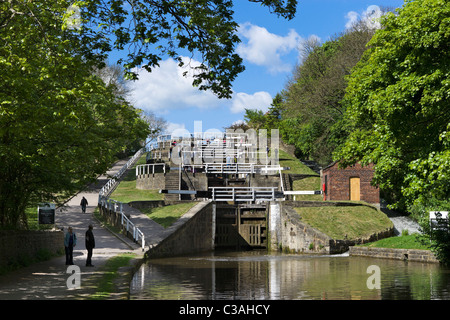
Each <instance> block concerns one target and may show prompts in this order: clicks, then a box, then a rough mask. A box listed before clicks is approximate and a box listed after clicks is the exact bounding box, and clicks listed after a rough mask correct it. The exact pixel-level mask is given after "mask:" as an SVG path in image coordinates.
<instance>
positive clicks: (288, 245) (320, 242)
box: [269, 201, 394, 254]
mask: <svg viewBox="0 0 450 320" xmlns="http://www.w3.org/2000/svg"><path fill="white" fill-rule="evenodd" d="M318 205H321V206H341V205H351V206H358V205H362V204H360V203H339V202H317V201H284V202H272V203H271V205H270V210H269V231H270V249H271V250H280V249H281V250H282V251H286V252H292V253H324V254H336V253H343V252H346V251H348V250H349V248H350V247H351V246H354V245H355V244H363V243H367V242H372V241H376V240H380V239H383V238H387V237H390V236H393V235H394V230H393V228H390V229H387V230H383V231H380V232H376V233H374V234H372V235H370V236H368V237H365V238H364V239H362V238H361V239H352V240H345V239H332V238H331V237H329V236H328V235H326V234H325V233H323V232H321V231H319V230H317V229H314V228H313V227H311V226H309V225H308V224H306V223H303V222H302V221H301V219H300V216H299V215H298V213H297V212H296V211H295V209H294V208H295V207H305V206H318Z"/></svg>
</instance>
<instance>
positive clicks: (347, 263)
mask: <svg viewBox="0 0 450 320" xmlns="http://www.w3.org/2000/svg"><path fill="white" fill-rule="evenodd" d="M130 297H131V299H133V300H144V299H151V300H169V299H170V300H178V299H183V300H184V299H189V300H222V299H226V300H231V299H239V300H241V299H243V300H244V299H245V300H269V299H271V300H296V299H305V300H321V299H329V300H341V299H342V300H353V299H363V300H378V299H382V300H408V299H414V300H430V299H431V300H434V299H436V300H437V299H450V269H448V268H444V267H442V266H440V265H439V264H435V263H418V262H408V261H399V260H390V259H374V258H366V257H354V256H351V257H350V256H348V254H342V255H323V256H318V255H288V254H281V253H280V254H278V253H268V252H267V251H248V252H214V253H210V254H206V255H197V256H187V257H177V258H165V259H154V260H150V261H148V262H146V263H145V264H143V265H142V266H141V268H140V269H139V270H138V271H137V272H136V274H135V275H134V278H133V280H132V283H131V291H130Z"/></svg>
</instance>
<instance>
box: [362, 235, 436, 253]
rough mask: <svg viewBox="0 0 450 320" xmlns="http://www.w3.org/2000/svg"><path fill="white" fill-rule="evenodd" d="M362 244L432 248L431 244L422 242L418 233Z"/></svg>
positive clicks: (366, 245)
mask: <svg viewBox="0 0 450 320" xmlns="http://www.w3.org/2000/svg"><path fill="white" fill-rule="evenodd" d="M361 246H363V247H372V248H392V249H420V250H430V247H429V245H428V244H424V243H422V241H421V240H420V236H419V235H417V234H410V235H402V236H399V237H391V238H386V239H381V240H378V241H375V242H371V243H366V244H364V245H361Z"/></svg>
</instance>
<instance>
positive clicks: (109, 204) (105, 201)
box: [98, 149, 145, 250]
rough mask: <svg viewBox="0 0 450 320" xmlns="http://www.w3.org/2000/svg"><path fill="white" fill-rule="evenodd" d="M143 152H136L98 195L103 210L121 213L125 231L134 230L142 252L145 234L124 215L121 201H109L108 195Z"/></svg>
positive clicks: (135, 239) (135, 238) (134, 236)
mask: <svg viewBox="0 0 450 320" xmlns="http://www.w3.org/2000/svg"><path fill="white" fill-rule="evenodd" d="M143 152H144V149H140V150H139V151H138V152H136V153H135V154H134V155H133V156H132V157H131V158H130V160H128V161H127V163H126V164H125V165H123V167H122V168H120V170H119V172H117V173H116V174H115V175H114V176H113V178H111V179H109V180H108V182H107V183H106V184H105V185H104V186H103V187H102V188H101V189H100V192H99V195H98V205H99V206H100V207H101V209H107V210H110V212H115V213H120V216H121V218H120V219H121V225H122V228H123V229H125V230H126V232H127V233H129V232H130V229H132V231H133V232H132V236H133V240H134V241H135V242H139V241H141V246H142V250H144V246H145V236H144V234H143V233H142V231H141V230H139V228H137V227H136V226H135V225H134V224H133V223H132V222H131V220H130V219H128V217H127V216H126V215H125V214H124V213H123V204H122V202H119V201H116V200H113V199H109V197H108V195H109V194H110V193H111V191H112V190H113V189H114V188H115V187H116V186H117V185H118V184H119V179H120V178H121V177H122V175H123V174H124V173H125V171H127V169H129V168H130V167H132V166H133V165H134V163H135V162H136V161H137V160H138V159H139V158H140V157H141V155H142V153H143ZM111 210H112V211H111ZM117 210H118V211H117Z"/></svg>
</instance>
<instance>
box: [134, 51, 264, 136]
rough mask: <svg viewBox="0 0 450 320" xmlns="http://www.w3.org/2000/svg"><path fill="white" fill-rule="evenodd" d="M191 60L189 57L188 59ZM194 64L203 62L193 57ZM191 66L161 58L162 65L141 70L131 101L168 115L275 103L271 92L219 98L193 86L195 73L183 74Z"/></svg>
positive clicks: (260, 106) (262, 106)
mask: <svg viewBox="0 0 450 320" xmlns="http://www.w3.org/2000/svg"><path fill="white" fill-rule="evenodd" d="M185 61H186V63H187V61H188V60H187V58H186V59H185ZM190 63H191V66H195V65H197V64H199V62H196V61H195V60H191V62H190ZM188 70H189V69H187V68H180V67H179V66H178V64H177V63H176V62H175V61H173V60H170V59H169V60H164V61H161V62H160V67H159V68H155V69H153V70H152V72H150V73H149V72H147V71H145V70H139V80H136V81H133V82H130V83H129V87H130V89H132V93H131V94H130V96H131V102H132V103H133V104H134V105H135V106H136V107H138V108H141V109H143V110H150V111H153V112H155V114H157V115H163V116H164V115H167V114H168V113H169V112H170V111H180V112H181V111H182V110H183V109H188V108H192V107H195V108H198V109H200V111H201V110H205V109H208V108H218V107H225V108H229V109H230V111H231V112H232V113H239V112H243V111H244V109H245V108H248V109H261V110H264V111H266V110H267V109H268V108H269V106H270V104H271V103H272V97H271V96H270V94H269V93H267V92H263V91H261V92H256V93H253V94H247V93H244V92H238V93H234V94H233V96H232V98H231V99H230V100H226V99H219V98H217V97H216V96H215V95H214V94H213V93H211V92H209V91H206V92H205V91H200V90H198V88H195V87H193V86H192V79H193V78H192V74H191V75H187V76H186V77H185V76H183V72H185V71H188ZM172 126H173V128H169V129H168V131H173V130H175V129H177V128H183V127H182V125H180V126H178V127H175V124H172Z"/></svg>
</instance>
